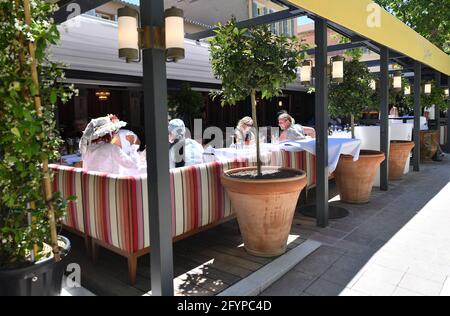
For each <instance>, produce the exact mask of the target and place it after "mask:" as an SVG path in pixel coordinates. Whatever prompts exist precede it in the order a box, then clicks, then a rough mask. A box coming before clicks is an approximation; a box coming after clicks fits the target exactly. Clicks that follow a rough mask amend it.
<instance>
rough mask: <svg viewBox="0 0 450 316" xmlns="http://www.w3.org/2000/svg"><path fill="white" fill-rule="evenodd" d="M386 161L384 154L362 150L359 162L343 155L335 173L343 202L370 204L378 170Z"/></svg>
mask: <svg viewBox="0 0 450 316" xmlns="http://www.w3.org/2000/svg"><path fill="white" fill-rule="evenodd" d="M384 159H385V156H384V153H382V152H380V151H374V150H361V153H360V155H359V160H357V161H353V157H352V156H349V155H341V157H340V158H339V163H338V165H337V168H336V171H335V172H334V175H335V178H336V185H337V188H338V190H339V194H340V197H341V201H342V202H347V203H352V204H363V203H368V202H369V199H370V193H371V192H372V186H373V181H374V179H375V175H376V172H377V169H378V167H379V165H380V164H381V163H382V162H383V161H384Z"/></svg>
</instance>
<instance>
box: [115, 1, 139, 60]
mask: <svg viewBox="0 0 450 316" xmlns="http://www.w3.org/2000/svg"><path fill="white" fill-rule="evenodd" d="M138 17H139V14H138V12H137V11H136V10H134V9H132V8H130V7H124V8H120V9H118V10H117V21H118V29H119V58H123V59H126V60H127V61H132V60H138V59H139V46H138V42H139V41H138V37H139V36H138V27H139V26H138Z"/></svg>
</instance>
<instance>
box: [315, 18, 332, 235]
mask: <svg viewBox="0 0 450 316" xmlns="http://www.w3.org/2000/svg"><path fill="white" fill-rule="evenodd" d="M315 40H316V55H315V59H316V68H315V73H316V133H317V135H316V137H317V138H316V157H317V169H316V170H317V171H316V172H317V188H316V193H317V197H316V202H317V225H318V226H320V227H326V226H328V121H329V119H328V80H327V23H326V21H325V20H323V19H320V18H316V20H315Z"/></svg>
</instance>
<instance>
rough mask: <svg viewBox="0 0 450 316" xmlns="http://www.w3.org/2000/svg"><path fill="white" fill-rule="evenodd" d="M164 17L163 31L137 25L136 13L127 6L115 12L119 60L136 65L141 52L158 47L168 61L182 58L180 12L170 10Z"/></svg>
mask: <svg viewBox="0 0 450 316" xmlns="http://www.w3.org/2000/svg"><path fill="white" fill-rule="evenodd" d="M164 15H165V29H163V28H161V27H157V26H149V25H145V26H140V25H139V24H140V22H139V13H138V11H136V10H135V9H133V8H130V7H124V8H120V9H118V11H117V16H118V31H119V32H118V33H119V58H122V59H125V60H126V61H127V62H139V61H140V60H141V51H140V50H141V49H149V48H158V49H165V50H166V60H167V61H168V62H176V61H178V60H180V59H183V58H184V56H185V53H184V51H185V50H184V18H183V10H181V9H178V8H176V7H171V8H170V9H167V10H166V11H165V12H164ZM164 34H165V36H164Z"/></svg>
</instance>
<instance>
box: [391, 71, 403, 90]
mask: <svg viewBox="0 0 450 316" xmlns="http://www.w3.org/2000/svg"><path fill="white" fill-rule="evenodd" d="M393 88H394V89H396V90H400V89H401V88H402V72H401V71H396V72H395V74H394V82H393Z"/></svg>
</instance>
